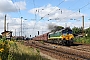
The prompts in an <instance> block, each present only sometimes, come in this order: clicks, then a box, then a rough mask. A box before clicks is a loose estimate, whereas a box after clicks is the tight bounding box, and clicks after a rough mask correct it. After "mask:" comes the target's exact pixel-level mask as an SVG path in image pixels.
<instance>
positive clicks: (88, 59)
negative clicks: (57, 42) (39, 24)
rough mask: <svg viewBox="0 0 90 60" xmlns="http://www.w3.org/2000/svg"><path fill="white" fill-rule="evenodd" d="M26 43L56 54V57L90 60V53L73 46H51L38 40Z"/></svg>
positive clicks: (66, 59) (65, 59)
mask: <svg viewBox="0 0 90 60" xmlns="http://www.w3.org/2000/svg"><path fill="white" fill-rule="evenodd" d="M26 44H28V45H30V46H32V47H35V48H38V49H40V50H42V51H44V52H48V53H49V54H53V55H55V56H57V57H58V59H60V58H63V60H90V53H88V52H84V51H81V50H77V49H74V48H69V47H65V46H60V47H58V48H52V47H51V46H48V45H43V44H40V43H38V42H27V43H26Z"/></svg>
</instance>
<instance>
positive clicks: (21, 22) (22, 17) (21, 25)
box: [21, 17, 23, 36]
mask: <svg viewBox="0 0 90 60" xmlns="http://www.w3.org/2000/svg"><path fill="white" fill-rule="evenodd" d="M22 18H23V17H21V36H22Z"/></svg>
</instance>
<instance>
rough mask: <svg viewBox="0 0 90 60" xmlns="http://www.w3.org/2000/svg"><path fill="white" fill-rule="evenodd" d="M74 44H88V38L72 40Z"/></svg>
mask: <svg viewBox="0 0 90 60" xmlns="http://www.w3.org/2000/svg"><path fill="white" fill-rule="evenodd" d="M74 42H78V43H84V44H90V37H78V38H75V39H74Z"/></svg>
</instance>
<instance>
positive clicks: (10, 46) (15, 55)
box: [0, 38, 48, 60]
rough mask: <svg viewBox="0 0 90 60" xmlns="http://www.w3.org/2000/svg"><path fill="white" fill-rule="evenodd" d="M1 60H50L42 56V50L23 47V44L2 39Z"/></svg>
mask: <svg viewBox="0 0 90 60" xmlns="http://www.w3.org/2000/svg"><path fill="white" fill-rule="evenodd" d="M0 60H48V59H46V58H42V57H41V56H40V50H39V49H34V48H32V47H27V46H24V45H23V42H22V43H21V42H16V41H15V40H12V41H10V40H6V39H5V38H2V39H0Z"/></svg>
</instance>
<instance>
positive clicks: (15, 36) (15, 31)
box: [15, 29, 16, 37]
mask: <svg viewBox="0 0 90 60" xmlns="http://www.w3.org/2000/svg"><path fill="white" fill-rule="evenodd" d="M15 37H16V29H15Z"/></svg>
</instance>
